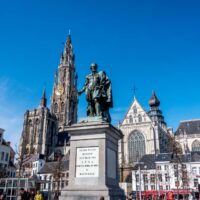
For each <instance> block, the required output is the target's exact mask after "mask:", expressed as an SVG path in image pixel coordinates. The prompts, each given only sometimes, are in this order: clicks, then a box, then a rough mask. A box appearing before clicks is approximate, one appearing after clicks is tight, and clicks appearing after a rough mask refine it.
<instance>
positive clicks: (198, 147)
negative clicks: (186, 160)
mask: <svg viewBox="0 0 200 200" xmlns="http://www.w3.org/2000/svg"><path fill="white" fill-rule="evenodd" d="M192 151H200V141H199V140H195V141H194V142H193V143H192Z"/></svg>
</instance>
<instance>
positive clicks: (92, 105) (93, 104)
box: [79, 64, 113, 122]
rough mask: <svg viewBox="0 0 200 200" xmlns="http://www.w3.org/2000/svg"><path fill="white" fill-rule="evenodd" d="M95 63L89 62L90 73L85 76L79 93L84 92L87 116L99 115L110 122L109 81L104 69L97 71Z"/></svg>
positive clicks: (110, 96)
mask: <svg viewBox="0 0 200 200" xmlns="http://www.w3.org/2000/svg"><path fill="white" fill-rule="evenodd" d="M97 67H98V66H97V64H91V66H90V69H91V71H92V73H91V74H89V75H88V76H86V81H85V84H84V86H83V88H82V89H81V90H80V91H79V95H81V94H82V93H83V92H85V95H86V100H87V102H88V106H87V116H88V117H99V118H102V119H103V120H105V121H107V122H111V117H110V113H109V108H111V107H113V101H112V88H111V81H110V80H109V79H108V77H107V76H106V73H105V72H104V71H100V72H98V71H97Z"/></svg>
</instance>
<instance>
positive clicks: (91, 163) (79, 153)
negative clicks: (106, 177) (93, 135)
mask: <svg viewBox="0 0 200 200" xmlns="http://www.w3.org/2000/svg"><path fill="white" fill-rule="evenodd" d="M98 176H99V147H81V148H77V149H76V177H77V178H84V177H98Z"/></svg>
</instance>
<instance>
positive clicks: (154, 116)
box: [148, 91, 166, 126]
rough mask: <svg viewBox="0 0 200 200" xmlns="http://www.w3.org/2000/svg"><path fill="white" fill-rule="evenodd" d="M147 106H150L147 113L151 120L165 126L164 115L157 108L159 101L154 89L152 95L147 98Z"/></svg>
mask: <svg viewBox="0 0 200 200" xmlns="http://www.w3.org/2000/svg"><path fill="white" fill-rule="evenodd" d="M149 106H150V111H149V113H148V114H149V116H150V118H151V120H152V121H153V122H155V123H158V124H160V125H161V126H166V123H165V120H164V117H163V115H162V111H161V110H160V109H159V106H160V101H159V99H158V97H157V96H156V94H155V91H153V92H152V96H151V98H150V100H149Z"/></svg>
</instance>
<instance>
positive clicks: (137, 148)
mask: <svg viewBox="0 0 200 200" xmlns="http://www.w3.org/2000/svg"><path fill="white" fill-rule="evenodd" d="M144 154H145V138H144V136H143V134H142V133H140V132H139V131H133V132H132V133H131V134H130V135H129V139H128V155H129V163H133V162H136V161H138V160H139V159H140V158H141V157H142V156H143V155H144Z"/></svg>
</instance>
